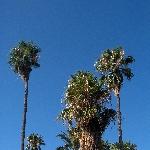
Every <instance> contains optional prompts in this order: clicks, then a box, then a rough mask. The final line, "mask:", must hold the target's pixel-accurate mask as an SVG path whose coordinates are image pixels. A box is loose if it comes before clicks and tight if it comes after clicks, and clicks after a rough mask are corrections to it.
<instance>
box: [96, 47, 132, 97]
mask: <svg viewBox="0 0 150 150" xmlns="http://www.w3.org/2000/svg"><path fill="white" fill-rule="evenodd" d="M133 61H134V58H133V57H132V56H127V57H126V56H125V53H124V50H123V48H122V47H118V48H115V49H112V50H110V49H108V50H106V51H104V53H103V54H102V56H101V57H100V58H99V59H98V60H97V62H96V63H95V67H96V69H97V71H99V72H100V73H101V74H102V75H103V76H102V79H103V80H101V81H102V82H104V83H105V84H106V85H107V87H108V88H109V89H111V90H113V91H114V92H115V94H117V92H118V91H119V90H120V88H121V86H122V84H123V80H124V77H126V78H127V79H128V80H130V79H131V78H132V77H133V73H132V71H131V69H130V68H129V64H131V63H132V62H133ZM117 90H118V91H117Z"/></svg>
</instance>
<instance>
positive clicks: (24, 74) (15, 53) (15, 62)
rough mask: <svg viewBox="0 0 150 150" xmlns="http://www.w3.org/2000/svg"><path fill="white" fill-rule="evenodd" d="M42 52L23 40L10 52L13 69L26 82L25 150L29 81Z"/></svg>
mask: <svg viewBox="0 0 150 150" xmlns="http://www.w3.org/2000/svg"><path fill="white" fill-rule="evenodd" d="M39 52H40V49H39V47H37V46H36V45H34V44H33V43H32V42H24V41H21V42H20V43H19V44H18V45H17V46H16V47H15V48H13V49H12V50H11V52H10V58H9V64H10V66H11V68H12V70H13V71H14V72H15V73H16V74H18V75H19V76H20V77H21V79H22V80H23V82H24V89H25V91H24V111H23V119H22V129H21V150H24V139H25V128H26V114H27V102H28V81H29V76H30V73H31V71H32V69H33V68H37V67H40V65H39V63H38V58H39V55H38V53H39Z"/></svg>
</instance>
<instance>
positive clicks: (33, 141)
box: [26, 133, 45, 150]
mask: <svg viewBox="0 0 150 150" xmlns="http://www.w3.org/2000/svg"><path fill="white" fill-rule="evenodd" d="M27 142H28V144H27V146H26V150H41V145H45V143H44V140H43V138H42V136H39V135H38V134H36V133H32V134H31V135H30V136H28V137H27Z"/></svg>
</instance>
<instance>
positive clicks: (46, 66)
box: [0, 0, 150, 150]
mask: <svg viewBox="0 0 150 150" xmlns="http://www.w3.org/2000/svg"><path fill="white" fill-rule="evenodd" d="M0 18H1V20H0V58H1V59H0V82H1V84H0V89H1V92H0V93H1V100H0V147H1V148H0V149H2V150H10V149H11V150H19V148H20V129H21V118H22V111H23V83H22V81H21V80H20V79H19V78H18V77H17V76H16V75H15V74H14V73H13V72H12V71H11V70H10V68H9V66H8V64H7V61H8V56H9V52H10V49H11V48H12V47H14V46H15V45H16V43H17V42H18V41H20V40H33V41H34V42H35V43H37V44H38V45H39V46H40V47H41V49H42V52H41V58H40V63H41V67H40V69H36V70H34V71H33V72H32V74H31V78H30V93H29V109H28V120H27V135H29V134H30V133H32V132H38V133H40V134H42V135H43V136H44V139H45V142H46V146H45V147H43V150H55V148H56V146H57V145H59V144H61V142H60V141H59V140H58V139H57V138H56V134H57V133H59V132H60V131H61V130H63V125H62V123H61V122H57V121H56V117H57V115H58V113H59V112H60V110H61V108H62V106H61V103H60V101H61V98H62V95H63V92H64V89H65V86H66V84H67V80H68V79H69V76H70V75H71V74H73V73H74V72H76V71H77V70H81V69H84V70H90V71H92V72H94V67H93V64H94V62H95V60H96V59H97V57H98V56H99V55H100V53H101V52H102V50H104V49H106V48H113V47H116V46H119V45H122V46H123V47H124V48H125V49H126V53H127V54H128V55H133V56H134V57H135V59H136V62H135V64H134V66H133V70H134V73H135V77H134V78H133V80H132V81H131V82H126V84H125V85H124V87H123V89H122V93H121V98H122V113H123V131H124V134H123V137H124V140H131V141H132V142H134V143H136V144H137V145H138V149H139V150H148V149H149V148H150V143H149V140H150V134H149V133H150V112H149V110H150V80H149V74H150V59H149V58H150V1H149V0H144V1H141V0H132V1H131V0H125V1H123V0H122V1H121V0H111V1H110V0H0ZM111 128H112V129H108V130H107V132H106V133H105V135H104V136H105V138H106V139H108V140H110V141H117V135H116V128H115V127H114V126H113V125H111Z"/></svg>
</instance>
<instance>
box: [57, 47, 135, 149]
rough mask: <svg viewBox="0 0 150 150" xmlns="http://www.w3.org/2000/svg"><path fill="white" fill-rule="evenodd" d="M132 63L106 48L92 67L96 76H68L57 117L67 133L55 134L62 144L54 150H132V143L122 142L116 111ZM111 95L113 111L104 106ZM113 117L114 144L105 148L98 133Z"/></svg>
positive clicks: (118, 109) (129, 59)
mask: <svg viewBox="0 0 150 150" xmlns="http://www.w3.org/2000/svg"><path fill="white" fill-rule="evenodd" d="M133 62H134V58H133V57H132V56H126V55H125V53H124V50H123V48H122V47H118V48H115V49H108V50H106V51H104V53H103V54H102V55H101V56H100V57H99V58H98V60H97V61H96V63H95V65H94V66H95V68H96V70H97V71H98V72H99V74H100V77H98V78H97V77H95V76H94V75H93V74H92V73H90V72H86V71H79V72H77V73H75V74H74V75H72V76H71V79H70V80H69V81H68V87H67V89H66V91H65V95H64V104H65V108H64V109H63V111H62V112H61V114H60V116H59V118H60V119H62V120H63V121H65V122H66V123H67V124H68V132H67V133H68V134H64V133H63V134H59V137H60V138H61V139H63V140H64V142H65V145H64V146H61V147H58V148H57V149H58V150H77V149H80V150H104V149H107V150H109V149H111V150H127V149H129V150H135V149H136V146H135V145H134V144H130V143H123V139H122V117H121V109H120V90H121V87H122V85H123V83H124V81H125V78H126V79H127V80H130V79H131V78H132V77H133V73H132V70H131V69H130V68H129V65H130V64H131V63H133ZM112 93H114V95H115V96H116V99H117V103H116V106H117V108H116V110H114V109H112V108H108V107H107V103H108V102H110V101H111V97H112ZM115 117H116V118H117V124H118V143H116V144H112V145H109V144H106V143H105V142H104V141H103V140H102V134H103V133H104V131H105V129H106V128H107V127H108V125H109V124H110V123H111V121H113V120H114V119H115ZM70 133H72V134H70ZM74 139H76V141H78V148H74V147H73V145H74V144H75V143H74ZM108 147H109V148H108Z"/></svg>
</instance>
